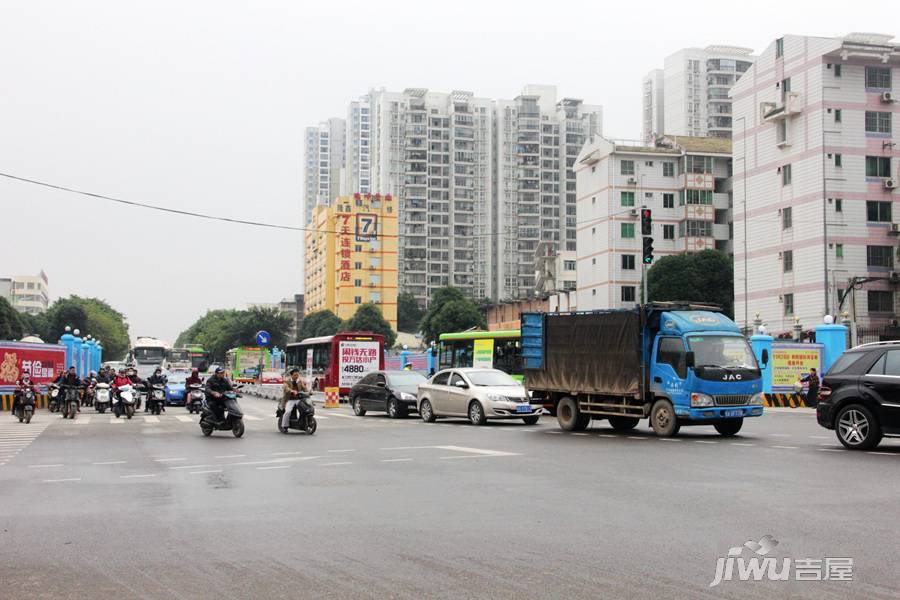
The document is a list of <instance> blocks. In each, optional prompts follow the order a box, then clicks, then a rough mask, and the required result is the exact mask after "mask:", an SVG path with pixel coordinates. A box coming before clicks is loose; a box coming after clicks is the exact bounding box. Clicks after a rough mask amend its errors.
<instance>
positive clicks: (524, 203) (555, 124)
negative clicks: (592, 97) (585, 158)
mask: <svg viewBox="0 0 900 600" xmlns="http://www.w3.org/2000/svg"><path fill="white" fill-rule="evenodd" d="M602 121H603V112H602V108H601V107H600V106H593V105H587V104H584V103H583V102H582V101H581V100H578V99H575V98H563V99H561V100H559V101H557V98H556V87H554V86H548V85H528V86H525V88H524V89H523V90H522V93H521V94H519V96H517V97H516V98H515V99H514V100H498V101H497V102H496V103H495V120H494V123H495V140H496V141H495V157H496V167H495V169H494V172H495V173H496V177H495V180H494V186H495V190H494V197H495V198H496V200H495V206H494V208H493V210H494V211H495V216H494V221H495V223H496V225H495V232H496V236H495V237H496V239H495V240H494V243H495V250H494V255H493V260H494V265H495V268H494V272H495V275H494V279H495V284H494V285H495V290H496V292H495V297H496V299H499V300H510V299H516V298H527V297H530V296H534V295H535V292H536V281H535V278H536V274H535V272H536V268H535V258H536V252H537V251H538V249H539V246H541V244H543V246H544V248H547V249H549V250H551V251H553V252H555V253H556V254H557V255H558V256H562V255H563V253H571V252H574V251H575V237H576V215H575V212H576V195H575V172H574V171H573V169H572V167H573V165H574V164H575V159H576V158H577V157H578V153H579V152H581V148H582V146H584V142H585V140H586V139H588V138H589V137H591V136H598V135H600V134H601V133H602ZM542 254H543V253H542ZM553 287H555V289H557V290H562V289H564V287H565V283H564V280H563V276H562V272H561V271H560V277H558V278H557V281H556V282H555V286H553Z"/></svg>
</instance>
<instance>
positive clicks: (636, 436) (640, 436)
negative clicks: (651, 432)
mask: <svg viewBox="0 0 900 600" xmlns="http://www.w3.org/2000/svg"><path fill="white" fill-rule="evenodd" d="M626 437H627V438H628V439H629V440H649V439H650V438H648V437H644V436H642V435H629V436H626Z"/></svg>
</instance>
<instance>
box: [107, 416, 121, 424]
mask: <svg viewBox="0 0 900 600" xmlns="http://www.w3.org/2000/svg"><path fill="white" fill-rule="evenodd" d="M109 422H110V423H121V422H122V419H117V418H115V417H110V418H109Z"/></svg>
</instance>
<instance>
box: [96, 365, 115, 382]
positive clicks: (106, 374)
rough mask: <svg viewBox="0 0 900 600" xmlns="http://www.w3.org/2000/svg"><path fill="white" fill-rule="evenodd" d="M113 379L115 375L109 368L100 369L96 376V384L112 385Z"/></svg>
mask: <svg viewBox="0 0 900 600" xmlns="http://www.w3.org/2000/svg"><path fill="white" fill-rule="evenodd" d="M114 378H115V375H114V374H113V373H112V371H111V369H110V368H109V367H100V372H99V373H98V374H97V383H105V384H107V385H108V384H110V383H112V380H113V379H114Z"/></svg>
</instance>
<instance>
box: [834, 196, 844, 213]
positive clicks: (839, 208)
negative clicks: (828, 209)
mask: <svg viewBox="0 0 900 600" xmlns="http://www.w3.org/2000/svg"><path fill="white" fill-rule="evenodd" d="M834 212H836V213H839V212H844V201H843V199H841V198H835V199H834Z"/></svg>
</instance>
